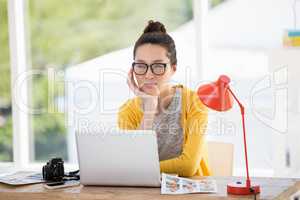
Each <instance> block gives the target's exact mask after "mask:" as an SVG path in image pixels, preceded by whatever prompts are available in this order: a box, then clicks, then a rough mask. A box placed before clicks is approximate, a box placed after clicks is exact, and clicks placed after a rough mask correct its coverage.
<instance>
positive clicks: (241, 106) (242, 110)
mask: <svg viewBox="0 0 300 200" xmlns="http://www.w3.org/2000/svg"><path fill="white" fill-rule="evenodd" d="M228 90H229V92H230V93H231V95H232V96H233V98H234V99H235V101H236V102H237V103H238V104H239V107H240V110H241V114H242V123H243V136H244V151H245V160H246V171H247V180H246V186H247V187H249V188H250V187H251V182H250V178H249V169H248V153H247V141H246V127H245V116H244V114H245V107H244V106H243V104H242V103H241V102H240V101H239V100H238V98H237V97H236V96H235V94H234V93H233V92H232V90H231V89H230V88H229V87H228Z"/></svg>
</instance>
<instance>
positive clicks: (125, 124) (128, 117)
mask: <svg viewBox="0 0 300 200" xmlns="http://www.w3.org/2000/svg"><path fill="white" fill-rule="evenodd" d="M134 111H135V106H134V103H133V101H132V100H128V101H127V102H126V103H124V104H123V105H122V106H121V107H120V109H119V112H118V127H119V128H120V129H123V130H135V129H137V127H138V117H137V114H136V113H135V112H134Z"/></svg>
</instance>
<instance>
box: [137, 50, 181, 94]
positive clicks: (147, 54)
mask: <svg viewBox="0 0 300 200" xmlns="http://www.w3.org/2000/svg"><path fill="white" fill-rule="evenodd" d="M134 62H135V63H143V64H147V65H148V66H149V67H148V70H147V72H146V73H145V74H143V75H139V74H137V73H135V72H134V74H135V77H136V80H137V82H138V86H139V88H140V90H141V91H143V92H145V93H147V94H149V95H155V96H157V95H159V94H160V92H161V91H162V90H163V89H164V87H165V86H166V85H167V83H168V82H169V80H170V78H171V77H172V75H173V74H174V72H175V71H176V65H173V66H172V65H171V63H170V59H169V58H168V57H167V50H166V49H165V48H164V47H162V46H160V45H156V44H143V45H141V46H139V47H138V48H137V49H136V53H135V61H134ZM153 63H163V64H164V63H165V64H167V65H166V67H165V70H164V73H162V74H161V75H157V74H155V73H152V71H151V69H150V65H151V64H153ZM140 66H142V65H140ZM144 66H145V65H144ZM155 66H159V65H153V68H155ZM136 68H137V67H136ZM155 72H159V74H160V73H161V72H162V71H160V69H159V67H157V68H156V71H155Z"/></svg>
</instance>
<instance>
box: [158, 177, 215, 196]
mask: <svg viewBox="0 0 300 200" xmlns="http://www.w3.org/2000/svg"><path fill="white" fill-rule="evenodd" d="M216 192H217V184H216V181H215V180H207V179H203V180H194V179H188V178H181V177H178V176H172V175H169V174H165V173H162V183H161V194H191V193H216Z"/></svg>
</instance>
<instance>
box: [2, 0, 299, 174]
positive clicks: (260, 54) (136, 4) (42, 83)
mask: <svg viewBox="0 0 300 200" xmlns="http://www.w3.org/2000/svg"><path fill="white" fill-rule="evenodd" d="M9 1H10V0H0V31H1V32H0V52H1V53H0V76H1V81H2V82H1V84H0V162H1V163H14V162H15V159H14V155H18V156H21V157H22V154H23V153H22V150H18V152H20V153H16V148H18V149H19V147H18V140H21V139H20V138H19V139H18V138H16V137H17V134H15V135H14V133H13V127H14V124H13V121H14V120H13V109H12V107H13V97H12V95H11V94H12V88H13V87H12V85H11V83H12V80H11V77H14V74H13V71H14V70H13V68H12V67H14V65H13V64H12V63H13V62H12V59H14V57H13V56H12V55H13V52H14V51H16V49H15V50H14V49H13V48H12V45H11V44H13V42H12V40H15V39H17V37H18V33H17V34H10V31H9V30H10V26H13V25H11V24H12V23H13V22H16V21H17V19H18V15H22V17H23V19H24V20H23V24H22V25H21V26H23V29H22V30H23V31H24V34H23V36H24V38H25V42H24V43H23V44H24V48H23V51H24V52H23V53H24V58H26V70H34V71H33V72H34V75H33V76H30V77H29V79H27V85H26V87H27V89H28V93H27V96H26V98H28V105H29V106H30V107H31V108H32V110H36V112H33V113H28V114H26V117H27V120H24V121H22V120H21V121H20V122H18V124H22V123H26V124H27V126H26V127H28V130H24V133H25V132H27V136H28V137H26V141H23V140H22V141H19V142H24V143H27V147H28V148H27V147H26V148H24V149H25V151H26V152H27V154H28V156H27V158H26V159H27V160H26V163H27V164H29V165H30V164H31V163H43V162H45V161H46V160H49V158H51V157H54V156H58V157H62V158H63V159H64V160H66V161H67V162H68V163H71V164H72V163H73V164H76V163H77V158H76V157H77V156H76V145H75V138H74V134H75V131H76V130H78V129H80V128H82V129H84V128H87V127H88V128H95V129H96V130H97V129H99V128H103V127H101V125H99V124H111V125H114V124H115V120H116V119H115V116H116V113H117V111H118V107H119V106H120V105H121V104H122V103H123V102H124V101H125V100H126V99H128V98H130V97H132V94H131V93H130V91H129V89H128V87H127V85H126V74H127V71H128V69H129V67H130V64H131V62H132V49H133V45H134V42H135V41H136V40H137V38H138V37H139V36H140V34H141V33H142V31H143V29H144V27H145V25H146V24H147V21H148V20H149V19H153V20H158V21H161V22H162V23H164V24H165V26H166V28H167V31H168V32H169V33H170V34H171V35H172V37H173V38H174V40H175V43H176V48H177V51H178V72H177V73H176V75H175V77H174V79H173V80H172V81H173V82H174V83H182V84H184V85H187V86H188V87H191V88H192V89H196V88H197V86H199V85H200V84H201V83H203V82H207V81H212V80H215V79H216V78H217V77H218V75H220V74H227V75H229V76H230V77H231V78H232V87H233V88H234V91H235V92H236V94H237V96H239V98H240V99H241V101H242V102H243V103H244V104H245V106H246V111H247V112H246V124H247V128H248V129H247V130H248V140H249V141H248V145H249V147H248V148H249V164H250V167H251V169H253V171H252V172H251V171H250V173H253V175H255V176H293V177H295V176H300V159H299V158H298V157H299V153H300V148H299V147H298V145H297V143H296V141H300V140H299V139H300V137H299V132H300V128H299V127H298V124H297V123H298V122H299V120H300V117H299V112H300V91H299V89H297V84H299V78H298V77H297V76H296V74H299V73H300V71H299V69H300V68H299V67H300V66H299V65H300V62H299V60H298V57H299V55H300V50H299V48H297V47H289V48H287V47H284V46H283V44H282V38H283V35H284V32H285V30H287V29H297V28H299V23H300V2H299V3H298V1H297V0H278V1H276V2H273V1H271V0H203V1H200V0H164V1H159V0H151V1H150V0H145V1H137V0H114V1H108V0H88V1H86V0H85V1H84V0H77V1H76V2H74V1H71V0H60V1H58V0H43V1H41V0H26V1H25V0H22V8H21V9H22V10H23V11H24V13H23V14H20V13H19V12H15V10H17V9H13V8H12V7H13V6H14V5H15V4H13V3H11V4H10V5H11V6H9V3H10V2H9ZM14 2H16V1H14ZM15 6H16V5H15ZM297 14H298V15H297ZM14 19H15V21H14ZM16 27H18V25H16ZM13 37H15V38H13ZM91 91H94V92H95V93H96V95H94V94H92V93H91ZM91 105H94V107H92V109H91V110H90V111H89V112H87V113H82V112H77V111H76V109H79V110H80V109H87V110H89V108H90V107H91ZM15 112H16V113H17V112H18V111H15ZM209 116H210V119H209V126H208V130H207V135H208V140H211V141H224V142H230V143H233V144H234V147H235V155H234V158H235V159H234V167H235V168H234V174H235V175H241V174H243V173H244V171H243V170H244V169H243V166H244V160H243V151H242V148H243V146H242V130H241V124H240V113H239V109H238V107H237V106H236V107H235V109H233V110H232V111H229V112H227V113H215V112H212V111H211V112H210V115H209ZM15 126H17V125H15ZM18 134H20V133H18ZM14 136H15V138H14ZM14 151H15V153H14Z"/></svg>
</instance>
